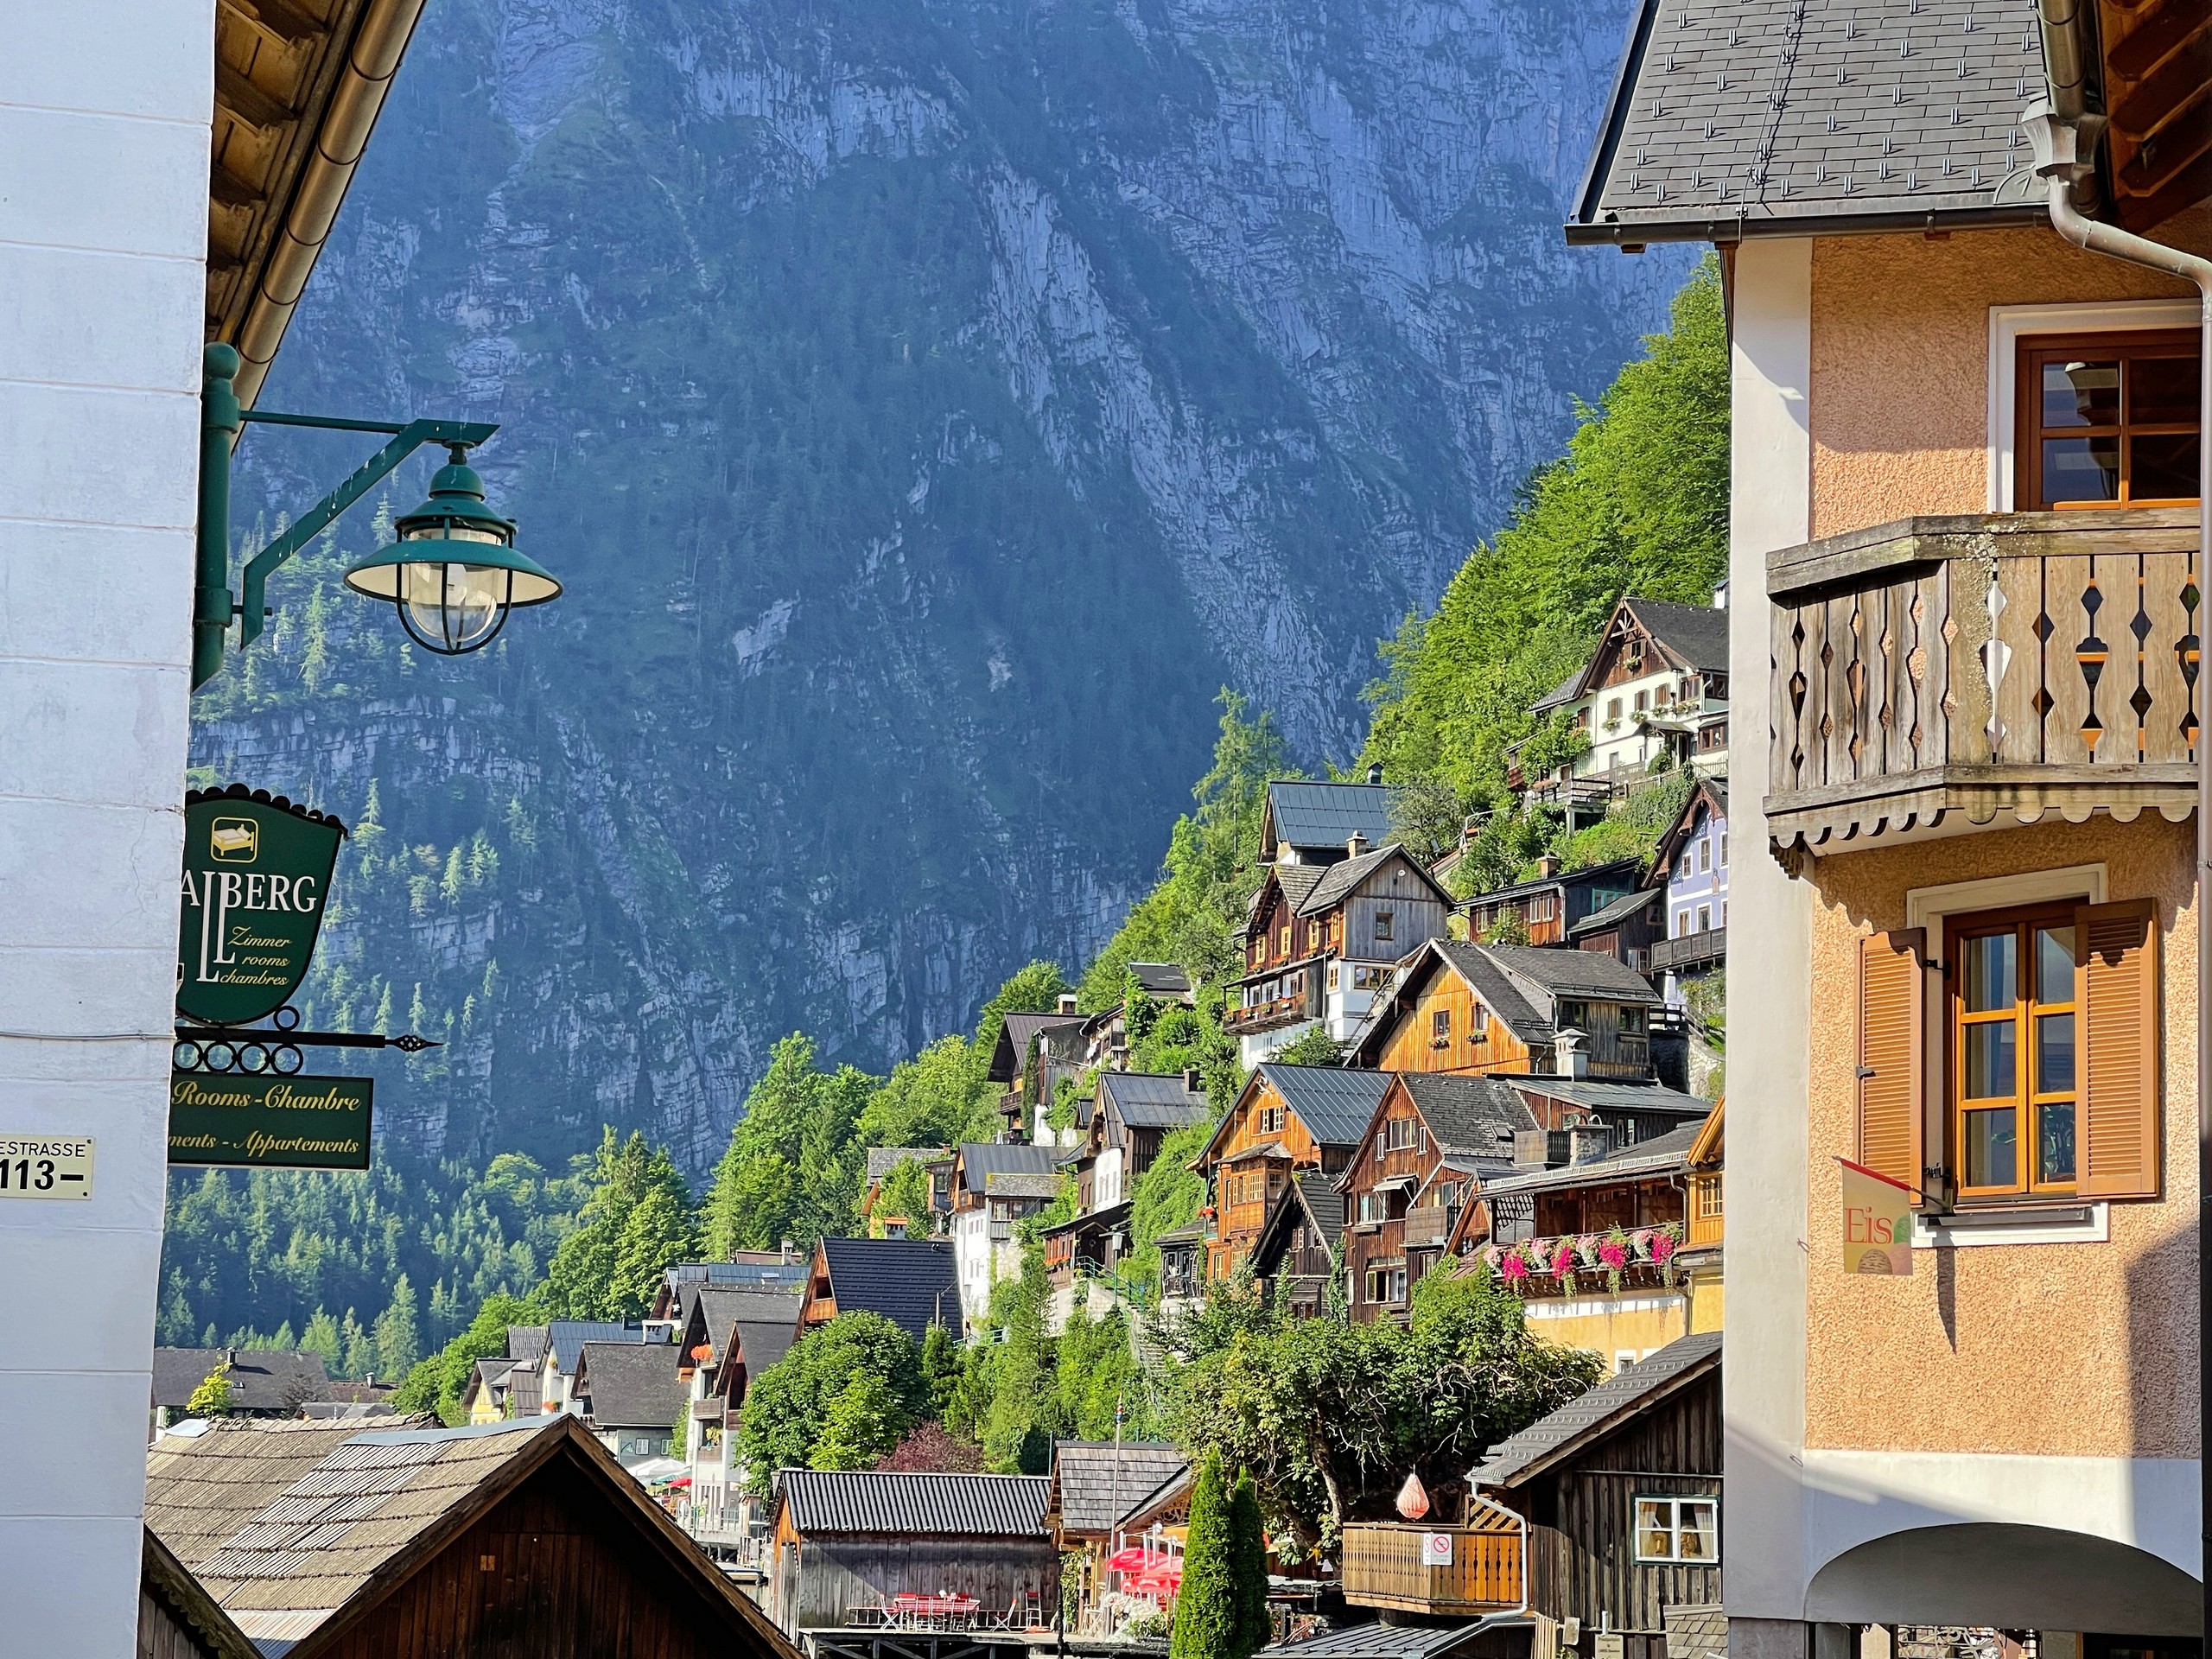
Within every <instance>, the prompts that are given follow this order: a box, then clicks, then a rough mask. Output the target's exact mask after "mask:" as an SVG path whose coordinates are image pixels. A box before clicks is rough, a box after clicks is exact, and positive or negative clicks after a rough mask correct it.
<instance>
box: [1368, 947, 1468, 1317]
mask: <svg viewBox="0 0 2212 1659" xmlns="http://www.w3.org/2000/svg"><path fill="white" fill-rule="evenodd" d="M1454 983H1456V981H1454ZM1405 1122H1410V1123H1412V1124H1413V1125H1414V1143H1413V1144H1412V1145H1410V1146H1403V1147H1392V1146H1391V1145H1390V1144H1389V1135H1390V1130H1389V1126H1390V1125H1391V1124H1392V1123H1405ZM1443 1161H1444V1154H1442V1153H1441V1152H1440V1151H1439V1150H1438V1149H1437V1145H1436V1137H1435V1135H1433V1134H1432V1133H1431V1132H1430V1130H1429V1128H1428V1124H1427V1122H1426V1121H1425V1120H1424V1119H1423V1118H1422V1117H1421V1112H1420V1109H1418V1108H1417V1107H1415V1106H1414V1102H1413V1097H1412V1096H1410V1095H1408V1093H1407V1092H1406V1090H1405V1088H1404V1085H1402V1084H1399V1083H1397V1082H1396V1081H1395V1080H1393V1082H1392V1083H1391V1084H1390V1088H1389V1092H1387V1093H1386V1094H1384V1096H1383V1104H1382V1106H1381V1108H1380V1109H1378V1110H1377V1111H1376V1116H1375V1121H1374V1122H1371V1123H1370V1124H1369V1125H1368V1128H1367V1137H1366V1139H1364V1140H1363V1141H1361V1142H1360V1144H1359V1149H1358V1150H1357V1152H1355V1153H1354V1154H1352V1160H1351V1166H1350V1170H1349V1172H1348V1173H1347V1175H1346V1178H1345V1200H1344V1266H1345V1268H1346V1270H1347V1271H1348V1272H1349V1273H1350V1274H1351V1316H1352V1318H1353V1319H1357V1320H1361V1321H1366V1320H1370V1319H1380V1318H1382V1317H1383V1316H1385V1315H1386V1314H1387V1315H1389V1316H1391V1317H1401V1316H1402V1315H1403V1314H1404V1313H1405V1312H1406V1310H1407V1307H1408V1302H1409V1301H1410V1300H1411V1298H1412V1295H1413V1287H1414V1278H1415V1275H1414V1273H1413V1271H1412V1263H1410V1262H1407V1261H1406V1224H1405V1214H1406V1211H1407V1210H1408V1207H1409V1206H1410V1205H1411V1203H1412V1200H1413V1198H1414V1196H1415V1195H1416V1194H1418V1193H1419V1192H1421V1189H1422V1188H1424V1187H1426V1186H1427V1185H1428V1183H1429V1181H1430V1179H1431V1178H1432V1177H1433V1176H1434V1175H1435V1173H1436V1169H1437V1166H1438V1165H1440V1163H1442V1162H1443ZM1406 1178H1409V1179H1411V1181H1412V1185H1411V1186H1409V1187H1406V1188H1403V1189H1400V1190H1399V1191H1397V1192H1395V1194H1394V1195H1393V1196H1392V1197H1391V1198H1389V1209H1390V1210H1391V1211H1393V1213H1392V1214H1390V1215H1388V1216H1386V1217H1380V1218H1374V1219H1369V1220H1365V1221H1363V1220H1362V1219H1361V1218H1360V1205H1361V1200H1362V1198H1363V1197H1365V1196H1367V1195H1370V1194H1373V1193H1375V1192H1376V1189H1377V1188H1378V1187H1379V1186H1381V1185H1383V1183H1384V1182H1386V1181H1394V1180H1398V1179H1406ZM1401 1262H1405V1263H1406V1265H1407V1268H1408V1272H1407V1275H1406V1295H1407V1299H1408V1300H1407V1301H1399V1300H1395V1299H1390V1298H1386V1299H1384V1300H1380V1301H1378V1300H1373V1299H1371V1298H1370V1296H1369V1294H1368V1284H1367V1274H1368V1270H1369V1269H1370V1268H1390V1267H1393V1266H1395V1265H1396V1264H1398V1263H1401Z"/></svg>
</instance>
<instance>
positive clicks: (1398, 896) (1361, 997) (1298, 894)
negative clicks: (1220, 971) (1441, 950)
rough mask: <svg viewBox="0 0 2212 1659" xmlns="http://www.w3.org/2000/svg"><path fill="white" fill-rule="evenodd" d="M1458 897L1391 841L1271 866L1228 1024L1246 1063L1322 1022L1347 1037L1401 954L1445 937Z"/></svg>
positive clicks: (1257, 900)
mask: <svg viewBox="0 0 2212 1659" xmlns="http://www.w3.org/2000/svg"><path fill="white" fill-rule="evenodd" d="M1451 913H1452V895H1451V894H1449V893H1446V891H1445V890H1444V889H1443V888H1442V887H1439V886H1438V885H1437V882H1436V879H1435V878H1434V877H1433V876H1432V875H1431V874H1429V873H1428V872H1427V870H1426V869H1424V868H1422V867H1421V862H1420V861H1418V860H1417V859H1415V858H1414V857H1413V855H1411V854H1409V853H1408V852H1407V851H1406V849H1404V848H1403V847H1402V846H1399V845H1398V844H1396V843H1395V842H1392V843H1390V844H1389V845H1386V846H1383V847H1378V848H1375V849H1371V850H1370V848H1369V847H1368V845H1367V843H1366V842H1364V841H1363V840H1362V839H1361V838H1360V837H1359V836H1357V835H1355V836H1353V837H1352V839H1351V842H1350V844H1349V845H1348V846H1347V848H1346V849H1345V856H1344V857H1343V858H1342V859H1340V860H1338V861H1337V862H1335V863H1333V864H1330V865H1326V866H1322V865H1316V864H1311V863H1305V862H1295V863H1282V862H1278V863H1275V864H1274V865H1271V866H1269V867H1268V874H1267V875H1266V877H1265V879H1264V880H1262V882H1261V884H1260V887H1259V891H1258V892H1256V893H1254V894H1253V896H1252V899H1251V903H1250V906H1249V910H1248V912H1247V916H1246V923H1245V934H1244V974H1243V977H1242V978H1240V979H1239V980H1237V981H1236V984H1235V985H1234V986H1233V987H1232V988H1231V990H1230V1001H1229V1005H1228V1007H1226V1008H1225V1009H1224V1012H1223V1016H1222V1019H1223V1024H1224V1027H1226V1028H1227V1029H1228V1030H1229V1031H1230V1033H1231V1034H1233V1035H1234V1036H1235V1037H1236V1039H1237V1041H1238V1046H1239V1050H1240V1052H1241V1053H1242V1055H1243V1060H1244V1063H1245V1064H1246V1065H1255V1064H1257V1063H1258V1062H1259V1061H1260V1060H1262V1059H1264V1058H1267V1057H1268V1055H1269V1054H1272V1053H1273V1052H1275V1050H1276V1049H1278V1048H1280V1047H1281V1046H1282V1045H1283V1044H1284V1043H1286V1042H1287V1041H1289V1040H1291V1039H1293V1038H1294V1037H1295V1036H1297V1035H1298V1034H1300V1033H1302V1032H1304V1031H1306V1030H1308V1029H1311V1028H1313V1027H1315V1026H1319V1027H1321V1028H1322V1029H1324V1030H1325V1031H1326V1032H1327V1033H1329V1035H1330V1036H1332V1038H1335V1039H1338V1041H1343V1040H1344V1039H1347V1038H1349V1037H1350V1036H1351V1033H1352V1032H1353V1031H1354V1029H1356V1028H1357V1026H1358V1024H1359V1022H1360V1020H1362V1019H1363V1018H1364V1017H1365V1015H1366V1014H1367V1011H1368V1009H1369V1008H1370V1007H1371V1006H1372V1004H1373V1002H1374V1000H1375V998H1376V996H1377V995H1380V994H1381V992H1382V991H1383V988H1385V987H1386V986H1387V985H1388V984H1389V981H1390V976H1391V972H1392V969H1394V968H1395V965H1396V963H1397V962H1398V960H1399V958H1400V957H1403V956H1405V955H1406V954H1407V952H1408V951H1410V950H1414V948H1415V947H1417V946H1419V945H1421V944H1424V943H1425V942H1427V940H1430V939H1434V938H1442V937H1443V936H1444V931H1445V921H1446V918H1447V917H1448V916H1450V914H1451Z"/></svg>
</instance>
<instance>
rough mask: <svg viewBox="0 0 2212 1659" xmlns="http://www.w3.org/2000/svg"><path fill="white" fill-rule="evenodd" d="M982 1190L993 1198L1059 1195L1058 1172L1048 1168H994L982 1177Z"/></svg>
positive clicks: (1053, 1196)
mask: <svg viewBox="0 0 2212 1659" xmlns="http://www.w3.org/2000/svg"><path fill="white" fill-rule="evenodd" d="M983 1192H984V1193H985V1195H986V1196H988V1197H990V1198H1043V1199H1045V1200H1046V1201H1048V1202H1049V1201H1050V1200H1052V1199H1053V1198H1058V1197H1059V1195H1060V1173H1059V1171H1058V1168H1053V1169H1049V1170H1030V1169H1007V1170H994V1171H992V1172H991V1173H989V1174H988V1175H986V1176H985V1177H984V1178H983Z"/></svg>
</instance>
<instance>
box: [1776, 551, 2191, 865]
mask: <svg viewBox="0 0 2212 1659" xmlns="http://www.w3.org/2000/svg"><path fill="white" fill-rule="evenodd" d="M2195 563H2196V509H2195V508H2194V507H2183V508H2144V509H2139V510H2132V511H2129V510H2120V509H2098V510H2095V511H2089V512H2031V513H2000V514H1993V515H1989V516H1986V517H1959V518H1909V519H1903V520H1900V521H1898V522H1897V523H1895V524H1884V525H1880V526H1878V527H1877V528H1875V529H1872V530H1866V531H1857V532H1854V533H1853V534H1851V535H1847V536H1835V537H1828V538H1827V539H1826V540H1823V541H1818V542H1813V543H1808V544H1807V545H1804V546H1802V547H1793V548H1785V549H1783V550H1781V551H1780V552H1777V553H1775V554H1772V555H1770V556H1769V558H1768V562H1767V591H1768V594H1769V597H1770V600H1771V601H1772V606H1771V616H1770V620H1771V625H1772V650H1773V657H1774V671H1773V675H1772V678H1771V683H1770V690H1769V701H1770V706H1769V709H1768V718H1769V721H1770V726H1771V728H1772V730H1773V733H1774V738H1773V744H1772V751H1771V755H1770V760H1771V769H1770V787H1771V789H1772V791H1773V792H1772V793H1770V795H1769V796H1768V797H1767V798H1766V812H1767V818H1768V824H1769V828H1770V833H1771V834H1772V836H1773V839H1774V842H1775V845H1776V847H1777V849H1782V850H1783V851H1784V852H1785V853H1789V852H1802V851H1807V850H1809V851H1815V852H1821V851H1835V850H1838V849H1840V848H1841V847H1843V846H1845V845H1847V844H1850V843H1853V842H1865V841H1866V840H1868V839H1870V838H1872V837H1878V836H1894V835H1900V834H1904V833H1906V832H1909V831H1912V830H1915V829H1935V828H1936V827H1938V826H1944V827H1956V826H1960V825H1965V826H1972V827H1975V828H1981V827H1990V826H1995V827H2003V826H2005V825H2009V824H2013V823H2033V822H2035V821H2036V820H2037V818H2039V817H2043V816H2044V814H2045V813H2047V812H2056V813H2058V814H2060V815H2061V816H2063V817H2065V818H2067V819H2068V820H2069V821H2071V822H2075V823H2079V822H2080V821H2082V819H2084V818H2086V817H2088V816H2089V814H2090V813H2092V812H2095V811H2103V812H2107V813H2110V814H2111V815H2112V816H2113V817H2117V818H2120V819H2121V820H2122V821H2126V820H2131V819H2133V818H2134V817H2137V816H2138V815H2139V814H2140V813H2142V812H2143V811H2145V810H2150V809H2156V810H2158V811H2159V812H2161V813H2162V814H2164V816H2165V817H2167V818H2169V819H2171V820H2173V821H2176V822H2178V821H2179V820H2180V819H2182V818H2183V817H2187V816H2188V814H2189V812H2190V810H2191V809H2192V807H2193V806H2194V804H2195V802H2196V788H2195V776H2196V774H2195V762H2194V760H2193V758H2192V745H2193V742H2194V740H2195V736H2196V721H2195V718H2194V716H2193V715H2192V713H2191V711H2190V685H2191V683H2192V682H2193V681H2194V679H2195V677H2196V670H2197V644H2196V624H2195V616H2194V613H2195V609H2196V585H2195V584H2196V579H2197V578H2196V573H2195V572H2194V570H2193V569H2192V567H2193V566H2194V564H2195Z"/></svg>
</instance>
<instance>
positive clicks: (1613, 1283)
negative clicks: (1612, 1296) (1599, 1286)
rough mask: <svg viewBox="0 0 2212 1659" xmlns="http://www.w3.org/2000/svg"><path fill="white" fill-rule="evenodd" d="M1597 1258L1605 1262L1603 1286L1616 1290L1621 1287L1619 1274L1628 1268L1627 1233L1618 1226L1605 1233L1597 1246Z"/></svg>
mask: <svg viewBox="0 0 2212 1659" xmlns="http://www.w3.org/2000/svg"><path fill="white" fill-rule="evenodd" d="M1598 1260H1599V1261H1600V1262H1603V1263H1605V1288H1606V1289H1607V1290H1610V1291H1615V1292H1618V1290H1619V1289H1620V1287H1621V1274H1623V1273H1624V1272H1626V1271H1627V1268H1628V1263H1629V1244H1628V1235H1627V1234H1625V1233H1624V1232H1622V1231H1621V1230H1620V1229H1619V1228H1618V1227H1616V1228H1614V1229H1613V1230H1612V1231H1611V1232H1610V1233H1608V1234H1606V1235H1605V1238H1604V1240H1603V1241H1602V1242H1601V1243H1599V1246H1598Z"/></svg>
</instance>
